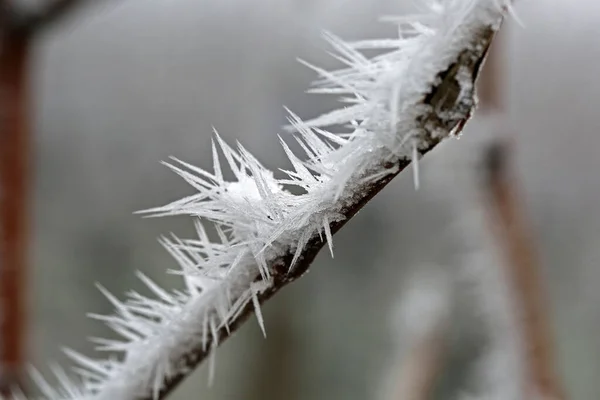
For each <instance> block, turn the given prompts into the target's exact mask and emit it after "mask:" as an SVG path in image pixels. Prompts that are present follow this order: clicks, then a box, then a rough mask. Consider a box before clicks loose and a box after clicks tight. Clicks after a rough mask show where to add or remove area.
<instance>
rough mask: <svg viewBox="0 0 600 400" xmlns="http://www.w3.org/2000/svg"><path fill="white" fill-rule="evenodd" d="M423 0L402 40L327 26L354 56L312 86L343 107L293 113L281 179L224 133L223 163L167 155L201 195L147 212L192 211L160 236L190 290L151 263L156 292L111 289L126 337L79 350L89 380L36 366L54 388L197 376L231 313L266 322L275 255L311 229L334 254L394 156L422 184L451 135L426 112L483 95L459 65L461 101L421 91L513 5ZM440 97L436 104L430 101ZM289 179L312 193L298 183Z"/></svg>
mask: <svg viewBox="0 0 600 400" xmlns="http://www.w3.org/2000/svg"><path fill="white" fill-rule="evenodd" d="M425 4H426V5H427V6H428V7H427V8H428V11H427V12H426V13H424V14H423V15H417V16H410V17H390V18H387V22H389V23H393V24H396V25H397V27H398V31H399V37H398V38H395V39H379V40H361V41H356V42H347V41H344V40H341V39H339V38H337V37H335V36H333V35H331V34H327V35H326V36H325V38H326V40H327V41H328V42H329V43H330V44H331V45H332V46H333V48H334V49H335V50H336V52H337V57H338V59H339V60H341V61H342V62H343V63H344V64H345V65H346V67H344V68H342V69H339V70H336V71H325V70H323V69H321V68H318V67H315V66H312V65H310V64H308V63H306V64H307V65H309V66H310V67H311V68H313V69H314V70H315V71H316V72H317V73H318V74H319V75H320V76H321V79H320V80H319V81H317V83H316V86H315V88H314V89H313V90H312V91H313V92H315V93H328V94H332V93H333V94H337V95H339V96H340V97H341V100H342V103H343V107H341V108H339V109H337V110H334V111H331V112H328V113H326V114H324V115H321V116H319V117H317V118H314V119H312V120H308V121H303V120H301V119H300V118H299V117H297V116H296V115H294V114H293V113H291V112H290V117H289V120H290V127H289V128H290V129H291V130H292V131H294V132H295V134H294V137H295V139H296V140H297V142H298V143H299V145H300V147H301V148H302V149H303V152H304V154H303V155H301V156H299V155H296V154H294V153H293V152H292V151H291V150H290V148H289V147H288V146H287V145H286V144H285V143H283V141H282V145H283V148H284V151H285V153H286V154H287V156H288V158H289V160H290V163H291V168H290V169H289V170H286V171H284V172H285V174H286V176H285V177H284V178H282V179H278V178H275V177H274V175H273V173H272V172H271V171H269V170H267V169H266V168H265V167H264V166H263V165H262V164H261V163H260V162H259V161H258V160H257V159H256V158H254V157H253V156H252V155H251V154H250V153H249V152H248V151H247V150H246V149H244V148H243V147H242V146H241V145H237V146H236V147H235V148H234V147H231V146H230V145H228V144H227V143H225V142H224V141H223V140H222V139H221V137H220V136H219V135H218V134H215V141H214V142H213V147H212V149H213V159H214V167H213V170H212V172H209V171H205V170H202V169H199V168H197V167H194V166H193V165H190V164H187V163H185V162H183V161H180V160H177V159H173V160H172V161H171V162H170V163H167V166H168V167H169V168H171V169H172V170H173V171H174V172H175V173H177V174H178V175H179V176H181V177H182V178H183V179H184V180H185V181H186V182H187V183H189V184H190V185H191V186H192V187H193V188H194V189H195V190H196V191H197V193H196V194H194V195H191V196H189V197H186V198H183V199H181V200H177V201H174V202H172V203H171V204H168V205H166V206H163V207H158V208H154V209H152V210H147V211H146V212H147V213H150V214H151V215H157V216H158V215H160V216H164V215H182V214H183V215H188V216H191V217H192V218H193V219H194V220H195V223H196V229H197V234H198V237H197V238H195V239H180V238H178V237H176V236H171V237H162V238H161V239H160V242H161V244H162V245H163V246H164V247H165V248H166V250H167V251H168V252H169V253H170V254H171V255H172V256H173V258H174V259H175V260H176V261H177V264H178V270H177V271H176V272H177V273H179V274H180V275H181V276H182V278H183V279H184V282H185V288H186V289H185V290H184V291H173V292H171V291H167V290H165V289H162V288H161V287H159V286H158V285H157V284H155V283H154V282H152V281H151V280H150V279H149V278H148V277H146V276H144V275H141V274H140V278H141V280H142V281H143V282H144V283H145V284H146V286H148V288H150V290H151V291H152V292H153V297H145V296H142V295H141V294H139V293H136V292H132V293H130V294H129V295H128V298H127V300H125V301H121V300H119V299H117V298H116V297H115V296H113V295H112V294H110V293H108V292H107V291H106V290H104V289H101V290H102V292H103V293H104V294H105V296H106V297H107V299H108V300H109V301H110V302H111V303H112V304H113V305H114V307H115V312H114V314H112V315H108V316H99V315H93V316H92V317H93V318H97V319H100V320H102V321H103V322H105V323H106V324H107V325H108V326H109V327H110V328H112V329H113V330H114V331H115V332H116V333H117V334H118V336H119V337H120V340H107V339H95V340H94V341H95V342H96V343H97V345H98V349H99V350H101V351H105V352H108V353H109V354H110V356H109V357H108V358H106V359H101V360H92V359H90V358H88V357H86V356H84V355H81V354H78V353H75V352H73V351H70V350H68V351H67V355H68V356H69V357H70V358H71V359H72V360H73V361H74V362H75V364H76V365H77V367H76V368H75V372H77V373H78V374H79V375H80V379H78V380H77V381H74V380H72V379H71V378H69V377H67V375H66V374H65V373H64V372H63V371H62V370H61V369H58V368H55V369H54V371H55V374H56V376H57V377H58V378H59V381H60V382H61V386H60V387H58V388H54V387H51V386H50V385H49V384H48V383H46V381H45V380H44V379H43V377H42V376H41V375H40V374H39V373H37V372H35V371H34V372H33V373H32V375H33V377H34V378H35V380H36V382H37V384H38V386H39V388H40V389H41V391H42V392H43V395H44V396H45V397H46V398H50V399H71V400H75V399H77V400H84V399H90V400H91V399H94V400H100V399H106V400H114V399H136V398H148V397H150V396H153V397H158V396H159V393H160V391H161V390H162V389H163V385H164V382H165V381H166V380H168V379H169V378H172V377H175V376H178V375H180V374H182V373H186V372H187V370H188V369H189V365H190V363H189V362H187V361H190V360H192V361H193V359H194V358H195V357H196V358H197V357H200V356H199V355H198V351H199V350H198V349H201V351H202V352H204V353H210V354H211V355H214V352H215V349H216V348H217V346H218V344H219V341H220V340H221V339H222V335H224V332H227V330H228V329H229V324H231V323H232V322H234V321H236V319H237V318H238V316H239V315H240V314H241V313H243V312H244V310H245V309H246V307H248V306H251V307H254V309H255V314H256V316H257V318H258V321H259V324H260V326H261V329H262V330H263V331H264V328H265V327H264V325H265V323H264V321H263V318H262V314H261V312H260V299H259V298H260V296H261V295H263V294H264V293H267V292H268V291H269V290H270V289H271V288H272V286H273V284H274V283H273V282H274V280H273V274H274V271H273V269H272V263H273V261H274V260H277V259H279V258H281V257H283V256H285V255H286V254H290V255H292V254H293V257H292V261H291V264H290V265H287V267H288V268H289V269H293V268H294V267H295V264H296V263H298V262H299V260H300V259H301V258H302V255H303V250H304V248H305V246H306V245H307V244H308V242H309V241H310V240H311V238H313V236H314V235H320V236H321V237H322V238H323V240H326V241H327V244H328V246H329V249H330V251H331V252H333V243H332V231H331V228H330V227H331V224H333V223H335V222H337V221H340V220H342V219H344V218H346V216H345V214H344V210H345V207H347V206H348V205H350V204H353V203H354V202H355V201H356V199H357V198H358V197H360V193H361V191H363V190H364V188H365V185H366V184H368V183H369V182H374V181H376V180H378V179H381V178H382V177H384V176H387V175H390V174H393V173H394V172H397V170H394V169H393V168H392V167H389V166H390V165H398V162H399V161H402V160H407V161H409V162H410V161H411V160H412V162H413V163H415V169H414V171H415V172H414V173H415V185H416V186H418V182H419V180H418V169H417V167H416V162H417V160H418V158H419V157H420V156H421V155H422V154H421V153H422V152H423V151H425V150H426V149H428V148H430V147H431V146H432V143H434V144H435V143H437V142H438V141H439V140H440V139H443V138H444V137H446V136H448V133H449V132H447V131H446V130H445V129H440V128H439V127H436V126H435V124H434V123H433V122H431V121H423V120H422V117H423V116H424V115H426V114H427V113H431V112H436V113H438V115H439V116H440V118H450V119H452V118H453V117H454V115H453V114H452V113H455V114H456V118H457V119H464V110H461V109H459V108H460V107H461V106H463V105H466V106H467V107H468V108H469V109H470V108H472V106H473V88H472V74H471V76H466V77H465V76H463V75H464V74H463V75H461V73H460V72H461V71H460V68H462V67H461V66H459V71H458V73H456V74H455V76H456V83H457V85H458V87H457V88H456V91H455V97H456V98H454V99H437V103H436V104H432V103H429V104H427V103H426V102H424V101H423V99H424V98H425V97H426V96H427V95H428V94H429V93H431V90H432V87H434V86H435V85H439V84H440V79H441V78H440V76H439V73H440V72H442V71H446V70H447V69H448V68H450V67H451V65H452V64H453V63H456V61H457V59H458V58H459V56H460V55H461V54H462V53H463V52H464V51H466V50H470V49H471V48H472V47H473V46H476V45H477V43H478V42H477V40H475V39H477V37H478V35H481V32H482V30H485V29H491V30H494V29H496V28H497V27H498V25H499V22H500V21H501V19H502V17H503V15H504V14H505V12H506V9H507V8H508V7H509V3H508V1H507V0H446V1H432V0H430V1H426V2H425ZM373 49H376V50H380V52H379V55H377V56H375V57H372V58H368V57H367V56H366V55H365V53H364V52H363V50H373ZM471 50H472V49H471ZM463 72H464V73H467V72H471V73H472V72H473V71H463ZM461 76H462V78H461ZM434 106H435V107H439V109H435V110H432V109H431V108H432V107H434ZM454 122H456V123H457V122H458V120H457V121H454ZM331 125H337V126H341V127H345V128H346V130H345V132H342V133H333V132H331V131H328V130H327V129H326V128H327V127H328V126H331ZM424 125H426V126H424ZM384 166H386V167H384ZM224 168H228V169H229V170H231V171H232V172H233V176H234V178H233V180H226V179H225V177H224V174H223V169H224ZM291 187H297V188H299V189H300V190H301V192H302V193H301V194H292V191H290V190H289V189H290V188H291ZM206 223H210V224H213V225H214V228H215V231H216V233H217V235H218V240H216V241H213V240H211V239H210V238H209V234H208V233H207V231H206V230H205V228H204V225H203V224H206ZM212 360H214V358H213V357H212V356H211V365H214V364H213V361H212ZM212 370H213V368H211V371H212Z"/></svg>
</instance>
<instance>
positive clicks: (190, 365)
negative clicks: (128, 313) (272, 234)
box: [140, 27, 495, 400]
mask: <svg viewBox="0 0 600 400" xmlns="http://www.w3.org/2000/svg"><path fill="white" fill-rule="evenodd" d="M494 34H495V29H494V28H493V27H485V28H482V30H481V31H480V32H479V33H478V34H477V35H475V36H474V38H473V43H471V44H470V45H469V46H467V47H466V48H465V50H463V51H462V52H461V53H460V54H459V55H458V56H457V58H456V60H455V61H454V62H452V63H450V65H449V66H448V68H447V69H446V70H444V71H442V72H440V73H439V74H438V78H439V80H438V82H439V83H437V84H436V85H434V86H433V87H432V88H431V91H430V92H429V94H427V95H426V96H425V97H424V98H423V100H422V104H423V105H429V106H431V107H426V108H424V111H423V114H422V116H421V117H420V118H419V121H420V122H421V123H422V128H423V129H424V130H425V131H427V132H437V134H435V135H432V134H430V135H428V139H427V140H428V141H427V143H426V144H427V147H426V148H423V149H422V150H421V152H422V154H426V153H428V152H429V151H431V150H432V149H433V148H435V146H436V145H437V144H438V143H439V142H440V141H441V139H442V137H444V136H447V135H448V134H449V133H450V132H454V133H458V132H459V131H460V130H462V128H463V127H464V124H465V123H466V121H467V120H468V119H469V118H470V117H471V113H472V111H473V105H474V102H473V98H472V97H473V96H466V98H465V97H462V96H461V97H460V98H459V96H458V92H457V91H459V90H460V87H461V83H460V82H459V79H460V78H459V74H463V75H461V76H463V77H464V72H465V71H468V74H469V75H468V76H469V79H470V84H471V86H470V87H474V85H475V82H476V80H477V78H478V76H479V72H480V68H481V65H482V61H483V59H484V57H485V55H486V53H487V50H488V48H489V45H490V43H491V42H492V40H493V38H494ZM463 83H464V82H463ZM473 95H474V94H473ZM439 132H445V133H446V135H440V134H439ZM409 165H410V160H405V159H401V160H399V161H398V162H397V163H395V164H392V163H390V164H389V165H385V168H386V169H387V170H388V171H389V173H388V174H387V175H383V176H382V177H381V178H380V179H378V180H377V181H374V182H370V183H368V184H365V185H364V187H363V188H362V190H360V191H357V193H358V195H357V196H356V197H354V198H353V199H352V202H351V203H350V204H347V205H346V206H345V207H344V208H343V209H342V211H341V214H342V215H343V216H344V218H343V219H341V220H339V221H336V222H333V223H332V224H331V233H332V234H335V233H336V232H337V231H339V230H340V229H341V228H342V227H343V226H344V225H345V224H346V223H347V222H348V221H349V220H350V219H351V218H352V217H353V216H354V215H355V214H356V213H357V212H358V211H359V210H360V209H361V208H362V207H363V206H365V205H366V204H367V202H368V201H369V200H371V198H373V197H374V196H375V195H376V194H377V193H379V192H380V191H381V190H382V189H383V188H384V187H385V186H386V185H387V184H388V183H389V182H390V181H391V180H392V179H393V178H394V177H395V176H396V175H398V174H399V173H400V172H402V171H403V170H404V169H405V168H406V167H407V166H409ZM324 244H325V242H323V240H322V238H321V237H320V236H319V234H316V233H315V234H314V235H313V236H312V238H311V239H310V240H309V242H308V244H307V245H306V246H305V248H304V250H303V252H302V255H301V256H300V258H299V259H298V261H297V262H296V264H295V265H294V268H293V269H292V270H291V271H290V270H289V266H290V265H291V262H292V259H293V258H294V251H293V250H292V249H290V251H289V252H287V253H286V254H285V255H284V256H282V257H279V258H277V259H276V260H274V261H273V262H272V263H271V265H270V270H271V271H272V278H273V284H272V286H271V287H270V288H268V289H267V290H265V291H264V292H262V293H260V294H259V295H258V298H259V301H260V303H261V304H262V303H264V302H265V301H267V300H268V299H270V298H271V297H272V296H273V295H274V294H275V293H277V292H279V290H281V289H282V288H283V287H285V286H286V285H288V284H289V283H291V282H294V281H295V280H297V279H298V278H300V277H301V276H302V275H304V274H305V273H306V272H307V271H308V268H309V267H310V265H311V264H312V262H313V260H314V259H315V257H316V255H317V254H318V252H319V251H320V250H321V248H323V246H324ZM260 281H261V277H260V276H259V275H257V276H256V282H260ZM253 310H254V307H253V305H252V304H251V303H248V304H247V305H246V306H245V307H244V309H243V311H242V312H241V313H240V314H239V316H238V317H237V318H236V319H235V320H234V321H233V322H232V323H230V324H229V326H228V327H222V328H221V329H219V330H218V333H217V339H218V343H222V342H223V341H224V340H226V339H227V338H229V337H230V336H231V335H232V334H233V333H234V332H236V331H237V329H238V328H239V327H240V326H241V324H242V323H243V322H244V321H246V320H247V319H248V317H249V316H250V315H252V314H253ZM211 340H214V339H211ZM211 347H212V346H211V345H208V346H206V347H205V348H203V347H202V346H198V347H197V348H195V349H194V350H193V351H191V352H189V353H187V354H185V355H184V356H183V357H182V358H181V359H180V360H179V365H181V366H182V368H180V369H179V371H180V372H177V373H176V374H174V375H173V376H171V377H169V378H167V379H165V381H164V384H163V386H162V389H161V390H160V392H159V394H158V398H159V399H164V398H166V397H167V395H168V394H170V393H171V392H172V391H173V390H174V389H175V388H177V387H178V386H179V384H180V383H181V382H182V381H183V380H184V379H185V378H186V377H187V376H188V375H189V373H190V372H191V371H193V370H194V369H195V368H196V367H197V366H198V365H199V364H200V363H201V362H202V361H203V360H204V359H205V358H207V356H208V355H209V354H210V349H211ZM183 367H185V368H183ZM140 399H141V400H153V396H152V395H150V394H149V395H147V396H144V397H141V398H140Z"/></svg>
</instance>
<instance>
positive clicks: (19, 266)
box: [0, 32, 30, 390]
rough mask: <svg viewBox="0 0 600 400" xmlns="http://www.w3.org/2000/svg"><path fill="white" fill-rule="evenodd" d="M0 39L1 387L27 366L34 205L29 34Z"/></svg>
mask: <svg viewBox="0 0 600 400" xmlns="http://www.w3.org/2000/svg"><path fill="white" fill-rule="evenodd" d="M3 33H4V35H3V36H2V40H1V41H0V44H1V47H0V307H1V310H0V313H1V315H2V319H0V334H1V341H0V346H1V347H0V359H1V362H2V364H3V371H4V376H3V377H2V381H1V382H0V384H1V385H2V386H1V389H2V390H6V388H7V385H11V384H14V383H16V382H20V381H21V373H22V368H23V364H24V362H25V326H26V304H25V290H24V289H25V287H24V286H25V276H26V264H27V236H28V232H27V226H28V219H27V215H28V212H27V211H28V208H29V207H28V206H29V161H30V160H29V156H30V137H29V127H28V112H27V108H28V96H27V93H28V77H27V70H28V65H27V64H28V50H29V49H28V48H29V46H28V45H29V38H28V37H27V35H21V34H18V33H11V32H8V33H7V32H3Z"/></svg>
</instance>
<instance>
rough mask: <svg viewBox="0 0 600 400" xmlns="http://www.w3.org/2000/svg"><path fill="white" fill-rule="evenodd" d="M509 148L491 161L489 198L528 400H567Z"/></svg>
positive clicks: (499, 147)
mask: <svg viewBox="0 0 600 400" xmlns="http://www.w3.org/2000/svg"><path fill="white" fill-rule="evenodd" d="M508 152H509V151H508V148H507V146H506V144H505V143H503V142H497V143H494V144H493V145H492V146H490V148H489V150H488V153H487V155H486V158H485V172H486V180H485V184H486V192H487V194H488V199H489V201H490V212H491V213H493V215H492V216H491V220H492V221H493V224H492V227H493V228H494V229H493V231H494V233H495V234H496V237H497V241H498V244H499V247H500V249H501V251H502V254H503V256H504V262H505V263H506V266H507V270H508V273H507V275H508V279H509V282H510V286H511V287H512V293H513V294H514V295H515V296H516V305H517V307H518V310H516V313H517V320H518V321H519V324H520V327H519V328H520V332H519V333H520V335H521V337H522V341H523V346H522V348H523V350H524V352H525V354H524V357H523V359H524V360H525V374H526V376H525V382H526V385H527V389H526V390H527V398H536V399H547V400H565V399H566V396H565V392H564V389H563V387H562V382H561V381H560V379H559V378H558V375H557V373H556V370H555V365H554V349H553V344H552V338H551V337H552V335H551V333H550V330H551V326H550V321H549V311H548V303H547V300H546V297H545V293H544V290H543V282H542V277H541V276H540V273H541V271H540V266H539V261H538V258H537V254H536V252H535V249H534V246H533V244H532V240H531V237H530V232H529V231H528V229H527V227H526V222H525V219H524V218H523V215H522V213H521V210H520V207H519V204H518V197H517V192H516V188H515V185H514V183H513V182H512V181H511V178H510V176H509V171H508V165H507V164H508V160H507V158H508V156H509V154H508Z"/></svg>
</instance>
